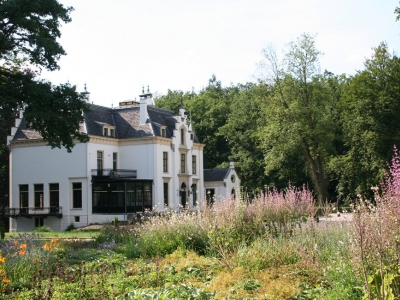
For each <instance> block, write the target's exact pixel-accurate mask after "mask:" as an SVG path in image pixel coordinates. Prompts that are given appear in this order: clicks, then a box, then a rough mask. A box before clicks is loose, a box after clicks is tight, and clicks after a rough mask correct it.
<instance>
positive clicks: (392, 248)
mask: <svg viewBox="0 0 400 300" xmlns="http://www.w3.org/2000/svg"><path fill="white" fill-rule="evenodd" d="M373 190H374V192H375V199H374V200H373V201H367V200H365V199H362V197H361V196H359V197H358V203H357V205H356V207H355V208H354V212H353V222H352V228H353V230H352V232H351V250H352V253H353V263H354V267H355V270H356V271H357V272H358V273H359V275H360V277H361V278H362V279H363V281H364V286H365V298H367V299H394V298H396V297H399V296H400V280H399V277H400V266H399V263H398V262H399V261H400V219H399V215H400V157H399V155H398V151H397V149H396V148H395V150H394V156H393V159H392V164H391V166H390V170H389V173H388V174H387V176H386V177H385V181H384V182H383V183H382V189H381V194H379V189H378V188H376V187H375V188H373Z"/></svg>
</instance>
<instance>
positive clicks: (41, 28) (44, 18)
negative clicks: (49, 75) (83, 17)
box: [0, 0, 73, 70]
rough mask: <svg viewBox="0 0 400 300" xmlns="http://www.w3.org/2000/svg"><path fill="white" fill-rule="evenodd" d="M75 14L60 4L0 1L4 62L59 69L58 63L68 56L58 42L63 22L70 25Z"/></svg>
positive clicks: (38, 0)
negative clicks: (15, 60)
mask: <svg viewBox="0 0 400 300" xmlns="http://www.w3.org/2000/svg"><path fill="white" fill-rule="evenodd" d="M72 10H73V8H72V7H67V8H65V7H64V6H63V5H62V4H60V3H58V1H57V0H0V57H1V59H2V60H9V61H10V60H13V59H19V60H24V61H29V62H30V63H31V64H32V65H35V66H42V67H45V68H46V69H48V70H55V69H58V68H59V66H58V64H57V61H58V60H59V58H60V57H61V56H62V55H65V54H66V53H65V51H64V49H63V48H62V47H61V45H60V44H59V43H58V42H57V38H60V37H61V32H60V29H59V27H60V26H61V25H60V22H64V23H68V22H70V21H71V18H70V16H69V15H70V13H71V11H72Z"/></svg>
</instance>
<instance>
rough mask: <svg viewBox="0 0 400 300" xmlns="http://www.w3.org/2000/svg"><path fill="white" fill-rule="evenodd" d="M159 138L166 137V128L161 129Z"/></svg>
mask: <svg viewBox="0 0 400 300" xmlns="http://www.w3.org/2000/svg"><path fill="white" fill-rule="evenodd" d="M161 136H163V137H167V128H165V127H161Z"/></svg>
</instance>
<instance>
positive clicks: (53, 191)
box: [49, 183, 60, 207]
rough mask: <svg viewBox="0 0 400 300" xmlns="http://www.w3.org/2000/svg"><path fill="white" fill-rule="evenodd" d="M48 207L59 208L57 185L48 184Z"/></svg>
mask: <svg viewBox="0 0 400 300" xmlns="http://www.w3.org/2000/svg"><path fill="white" fill-rule="evenodd" d="M49 190H50V193H49V195H50V207H59V206H60V189H59V184H58V183H50V185H49Z"/></svg>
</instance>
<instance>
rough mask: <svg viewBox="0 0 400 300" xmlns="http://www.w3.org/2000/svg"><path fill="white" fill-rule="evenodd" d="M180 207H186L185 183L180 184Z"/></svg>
mask: <svg viewBox="0 0 400 300" xmlns="http://www.w3.org/2000/svg"><path fill="white" fill-rule="evenodd" d="M180 194H181V205H182V207H186V200H187V199H186V183H184V182H182V185H181V192H180Z"/></svg>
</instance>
